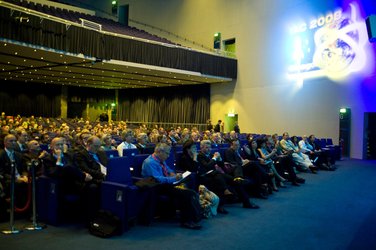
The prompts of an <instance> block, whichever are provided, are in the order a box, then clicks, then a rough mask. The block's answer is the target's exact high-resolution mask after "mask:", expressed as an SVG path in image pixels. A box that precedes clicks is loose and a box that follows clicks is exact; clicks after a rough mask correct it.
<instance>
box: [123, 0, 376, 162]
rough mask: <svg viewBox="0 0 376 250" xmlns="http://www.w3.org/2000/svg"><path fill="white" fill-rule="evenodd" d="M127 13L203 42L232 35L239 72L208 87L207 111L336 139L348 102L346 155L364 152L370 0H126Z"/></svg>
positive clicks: (250, 127) (370, 76) (372, 105)
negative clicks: (341, 113)
mask: <svg viewBox="0 0 376 250" xmlns="http://www.w3.org/2000/svg"><path fill="white" fill-rule="evenodd" d="M124 3H126V4H129V11H130V18H132V19H135V20H139V21H142V22H144V23H148V24H152V25H154V26H157V27H161V28H163V29H165V30H168V31H171V32H173V33H176V34H178V35H181V36H184V37H187V38H189V39H191V40H194V41H196V42H198V43H201V44H204V45H205V46H209V47H212V46H213V35H214V33H215V32H221V34H222V40H225V39H230V38H235V39H236V57H237V59H238V78H237V79H235V80H234V81H233V82H232V83H226V84H214V85H212V87H211V118H212V120H213V121H214V122H215V121H216V120H218V119H222V120H223V119H224V116H225V114H227V113H236V114H238V115H239V125H240V128H241V131H243V132H253V133H266V134H271V133H279V134H281V133H283V132H284V131H288V132H289V133H290V135H304V134H307V135H308V134H315V135H316V136H317V137H320V138H322V137H324V138H327V137H331V138H333V140H334V142H338V140H339V110H340V108H344V107H345V108H350V109H351V113H352V114H351V119H352V121H351V151H350V157H352V158H362V157H363V155H362V148H363V126H364V124H363V123H364V122H363V120H364V112H376V76H375V65H374V62H375V58H376V53H375V51H376V44H375V43H373V44H372V43H370V42H369V41H368V36H367V32H366V25H365V22H364V19H365V18H366V17H367V16H369V15H370V14H376V1H374V0H369V1H366V0H363V1H361V0H353V1H349V0H343V1H328V0H315V1H307V0H283V1H282V0H264V1H258V0H257V1H256V0H254V1H251V0H237V1H228V0H205V1H202V0H189V1H188V0H186V1H184V0H128V1H119V5H121V4H124Z"/></svg>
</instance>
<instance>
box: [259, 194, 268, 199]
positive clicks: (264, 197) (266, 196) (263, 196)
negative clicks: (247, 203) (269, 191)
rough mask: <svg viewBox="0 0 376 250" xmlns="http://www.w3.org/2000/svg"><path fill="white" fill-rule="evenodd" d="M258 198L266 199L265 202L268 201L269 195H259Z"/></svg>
mask: <svg viewBox="0 0 376 250" xmlns="http://www.w3.org/2000/svg"><path fill="white" fill-rule="evenodd" d="M256 197H257V198H260V199H264V200H267V199H268V195H266V194H264V193H259V194H258V195H257V196H256Z"/></svg>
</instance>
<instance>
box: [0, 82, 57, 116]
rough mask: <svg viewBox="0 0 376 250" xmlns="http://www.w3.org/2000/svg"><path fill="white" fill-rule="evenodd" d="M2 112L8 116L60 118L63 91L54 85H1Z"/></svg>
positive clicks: (13, 83)
mask: <svg viewBox="0 0 376 250" xmlns="http://www.w3.org/2000/svg"><path fill="white" fill-rule="evenodd" d="M0 85H1V88H0V111H1V112H5V113H6V114H7V115H18V114H19V115H21V116H31V115H34V116H43V117H58V116H60V112H61V110H60V106H61V103H60V99H61V95H60V93H61V90H60V88H59V87H56V86H53V85H44V84H37V83H32V84H30V83H29V84H28V83H23V82H12V81H6V82H3V83H1V84H0Z"/></svg>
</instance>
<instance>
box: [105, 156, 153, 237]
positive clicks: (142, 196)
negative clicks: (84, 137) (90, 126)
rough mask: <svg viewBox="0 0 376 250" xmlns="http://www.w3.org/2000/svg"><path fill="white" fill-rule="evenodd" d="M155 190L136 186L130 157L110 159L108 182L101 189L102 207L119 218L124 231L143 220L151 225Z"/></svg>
mask: <svg viewBox="0 0 376 250" xmlns="http://www.w3.org/2000/svg"><path fill="white" fill-rule="evenodd" d="M152 195H153V190H150V189H140V188H138V187H137V186H135V185H134V183H133V180H132V175H131V171H130V160H129V158H128V157H118V158H111V159H109V162H108V165H107V176H106V181H104V182H103V183H102V188H101V207H102V209H105V210H109V211H111V212H112V213H113V214H115V215H116V216H118V217H119V218H120V220H121V222H122V230H123V231H127V230H129V228H130V226H132V225H134V224H136V223H137V220H138V218H142V220H143V223H145V224H149V223H151V219H152V214H153V213H154V212H153V209H154V207H153V203H152V198H153V196H152Z"/></svg>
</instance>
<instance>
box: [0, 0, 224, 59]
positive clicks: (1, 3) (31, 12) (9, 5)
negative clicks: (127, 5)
mask: <svg viewBox="0 0 376 250" xmlns="http://www.w3.org/2000/svg"><path fill="white" fill-rule="evenodd" d="M0 6H3V7H6V8H9V9H11V10H16V11H20V12H23V13H26V14H29V15H33V16H37V17H39V18H41V19H44V18H45V19H48V20H52V21H55V22H59V23H63V24H65V25H67V28H69V26H71V25H73V26H76V27H81V28H86V29H90V30H95V31H97V32H100V33H102V34H105V35H111V36H116V37H121V38H127V39H132V40H137V41H141V42H145V43H152V44H158V45H161V46H165V47H170V48H180V49H184V50H190V51H192V50H193V51H197V52H200V53H205V54H209V55H213V56H220V57H226V58H230V57H227V56H224V55H220V54H216V53H211V52H207V51H203V50H198V49H192V48H188V47H184V46H180V45H176V44H168V43H163V42H158V41H154V40H149V39H144V38H139V37H134V36H128V35H124V34H118V33H113V32H110V31H104V30H102V31H98V30H96V29H93V28H90V27H85V26H84V27H83V26H82V25H81V24H79V23H76V22H72V21H68V20H66V19H63V18H60V17H56V16H53V15H49V14H46V13H43V12H39V11H36V10H32V9H28V8H25V7H23V6H19V5H16V4H12V3H9V2H5V1H0Z"/></svg>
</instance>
